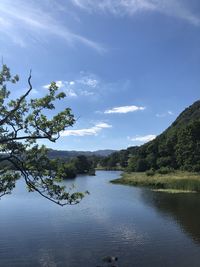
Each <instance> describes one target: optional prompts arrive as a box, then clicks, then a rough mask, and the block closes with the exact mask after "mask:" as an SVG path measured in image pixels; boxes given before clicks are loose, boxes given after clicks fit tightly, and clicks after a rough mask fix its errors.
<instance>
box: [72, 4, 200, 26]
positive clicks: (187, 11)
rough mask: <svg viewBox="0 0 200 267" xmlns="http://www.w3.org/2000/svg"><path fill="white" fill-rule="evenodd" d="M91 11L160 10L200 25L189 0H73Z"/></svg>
mask: <svg viewBox="0 0 200 267" xmlns="http://www.w3.org/2000/svg"><path fill="white" fill-rule="evenodd" d="M71 2H72V3H73V4H74V5H75V6H77V7H79V8H82V9H85V10H87V11H89V12H98V11H101V12H110V13H112V14H114V15H117V16H123V15H129V16H132V15H134V14H135V13H138V12H144V11H146V12H147V11H148V12H159V13H162V14H165V15H168V16H173V17H177V18H180V19H184V20H186V21H188V22H190V23H192V24H194V25H197V26H199V25H200V18H199V17H198V16H197V15H195V12H194V11H193V10H191V8H190V1H189V0H184V1H183V0H101V1H99V0H71Z"/></svg>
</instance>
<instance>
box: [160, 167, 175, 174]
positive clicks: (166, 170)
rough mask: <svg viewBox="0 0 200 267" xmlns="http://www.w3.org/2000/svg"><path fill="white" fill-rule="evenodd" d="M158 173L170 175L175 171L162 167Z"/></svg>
mask: <svg viewBox="0 0 200 267" xmlns="http://www.w3.org/2000/svg"><path fill="white" fill-rule="evenodd" d="M157 172H158V173H160V174H168V173H171V172H173V169H172V168H169V167H162V168H160V169H159V170H158V171H157Z"/></svg>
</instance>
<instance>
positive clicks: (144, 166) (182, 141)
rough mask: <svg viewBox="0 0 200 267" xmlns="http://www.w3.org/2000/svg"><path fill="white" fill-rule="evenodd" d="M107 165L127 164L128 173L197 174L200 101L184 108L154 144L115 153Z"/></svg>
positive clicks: (109, 158)
mask: <svg viewBox="0 0 200 267" xmlns="http://www.w3.org/2000/svg"><path fill="white" fill-rule="evenodd" d="M122 152H123V153H122ZM124 155H125V156H124ZM104 162H106V160H105V161H104ZM107 162H108V163H112V164H115V165H117V164H118V165H119V163H120V162H123V164H124V166H126V165H127V164H128V169H129V170H130V171H146V170H148V169H160V168H173V169H182V170H188V171H198V172H199V171H200V101H196V102H195V103H194V104H193V105H191V106H190V107H188V108H186V109H185V110H184V111H183V112H182V113H181V114H180V115H179V116H178V117H177V119H176V120H175V121H174V122H173V123H172V125H171V126H170V127H169V128H167V129H166V130H165V131H164V132H163V133H162V134H160V135H159V136H157V137H156V138H155V139H154V140H153V141H150V142H148V143H146V144H144V145H142V146H140V147H130V148H128V149H127V150H125V151H124V150H123V151H119V152H117V153H114V154H112V155H110V156H109V157H108V159H107ZM125 163H126V164H125ZM112 167H114V166H112Z"/></svg>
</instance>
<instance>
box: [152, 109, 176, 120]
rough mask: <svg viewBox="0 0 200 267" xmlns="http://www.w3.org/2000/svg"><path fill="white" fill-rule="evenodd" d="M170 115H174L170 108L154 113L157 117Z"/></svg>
mask: <svg viewBox="0 0 200 267" xmlns="http://www.w3.org/2000/svg"><path fill="white" fill-rule="evenodd" d="M172 115H174V113H173V112H172V111H171V110H168V111H167V112H165V113H157V114H156V117H158V118H164V117H166V116H172Z"/></svg>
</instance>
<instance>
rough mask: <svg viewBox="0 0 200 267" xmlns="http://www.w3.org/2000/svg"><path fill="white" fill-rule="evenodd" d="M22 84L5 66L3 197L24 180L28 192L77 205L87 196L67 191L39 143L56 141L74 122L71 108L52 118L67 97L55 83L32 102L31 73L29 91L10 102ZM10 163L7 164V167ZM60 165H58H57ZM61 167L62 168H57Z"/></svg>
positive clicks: (1, 82)
mask: <svg viewBox="0 0 200 267" xmlns="http://www.w3.org/2000/svg"><path fill="white" fill-rule="evenodd" d="M18 81H19V77H18V75H15V76H12V75H11V73H10V69H9V68H8V67H7V66H6V65H2V70H1V71H0V197H2V196H3V195H5V194H9V193H11V191H12V189H13V188H14V187H15V183H16V180H17V179H18V178H19V177H23V178H24V180H25V182H26V185H27V187H28V190H29V191H36V192H38V193H39V194H40V195H42V196H43V197H45V198H47V199H49V200H51V201H53V202H55V203H57V204H59V205H61V206H64V205H66V204H77V203H79V202H80V200H81V199H82V198H83V197H84V193H79V192H74V193H73V192H67V191H66V188H65V187H64V186H62V185H60V184H59V183H58V181H60V180H61V178H62V173H61V172H59V171H57V170H56V169H55V166H54V170H52V168H51V167H50V166H51V160H50V159H49V158H48V157H47V152H48V151H47V149H46V148H45V146H41V147H40V146H39V145H38V144H37V140H49V141H51V142H56V140H57V139H58V138H59V137H60V132H61V131H63V130H65V129H66V128H67V127H69V126H72V125H73V124H74V122H75V119H74V115H73V114H72V112H71V109H70V108H65V109H64V110H63V111H61V112H59V113H56V114H55V115H53V116H52V117H51V118H50V117H49V116H47V114H48V113H49V111H52V110H55V105H56V102H57V101H59V100H62V99H63V98H64V97H65V94H64V92H60V91H59V90H58V89H59V88H58V87H57V85H56V83H55V82H52V83H51V84H50V86H49V88H48V93H47V94H46V95H45V96H44V97H41V98H35V99H32V98H31V97H30V93H31V91H32V84H31V73H30V75H29V77H28V89H27V91H26V92H25V93H24V94H23V95H21V96H20V97H19V98H17V99H15V100H13V99H11V91H12V90H10V89H9V88H8V86H10V87H11V88H12V87H13V84H16V83H17V82H18ZM7 163H8V164H7ZM58 165H59V164H58ZM58 167H59V166H58Z"/></svg>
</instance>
